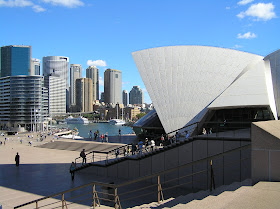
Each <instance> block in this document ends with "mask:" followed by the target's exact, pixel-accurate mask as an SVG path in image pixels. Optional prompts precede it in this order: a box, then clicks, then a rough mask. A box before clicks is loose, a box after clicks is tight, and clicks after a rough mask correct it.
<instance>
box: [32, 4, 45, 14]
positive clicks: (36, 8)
mask: <svg viewBox="0 0 280 209" xmlns="http://www.w3.org/2000/svg"><path fill="white" fill-rule="evenodd" d="M32 8H33V10H34V11H35V12H44V11H46V10H45V9H44V8H43V7H41V6H39V5H34V6H33V7H32Z"/></svg>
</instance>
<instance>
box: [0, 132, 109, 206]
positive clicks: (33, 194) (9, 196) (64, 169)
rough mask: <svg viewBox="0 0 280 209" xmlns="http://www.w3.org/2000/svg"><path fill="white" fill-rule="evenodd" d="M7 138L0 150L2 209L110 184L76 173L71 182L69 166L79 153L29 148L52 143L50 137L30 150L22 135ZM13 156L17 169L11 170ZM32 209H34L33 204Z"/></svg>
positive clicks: (100, 178) (13, 166)
mask: <svg viewBox="0 0 280 209" xmlns="http://www.w3.org/2000/svg"><path fill="white" fill-rule="evenodd" d="M5 137H6V138H7V136H5ZM5 137H3V136H1V138H0V140H1V141H4V138H5ZM8 137H9V141H6V143H5V145H4V144H3V145H1V146H0V204H2V205H3V209H10V208H13V207H15V206H17V205H19V204H23V203H26V202H28V201H31V200H34V199H37V198H40V197H42V196H48V195H50V194H54V193H58V192H61V191H64V190H68V189H71V188H74V187H77V186H80V185H83V184H86V183H89V182H92V181H100V182H110V179H106V178H102V177H96V176H92V175H87V174H79V173H77V174H76V175H75V180H74V181H71V178H70V173H69V167H70V162H71V161H73V159H75V158H76V157H77V156H79V153H80V150H79V151H69V150H57V149H46V148H39V147H34V146H33V145H36V146H38V145H43V144H44V143H46V142H50V141H51V140H53V138H52V137H51V136H48V137H47V139H46V140H44V141H43V142H37V141H35V142H33V145H32V146H29V145H28V141H29V140H30V139H29V138H28V137H27V136H26V135H18V136H8ZM18 137H19V138H18ZM21 139H22V140H23V143H22V144H21V143H20V140H21ZM33 141H34V140H33ZM17 152H18V153H19V155H20V166H19V167H16V166H15V155H16V153H17ZM81 192H83V190H82V191H81ZM87 204H88V203H87ZM78 206H79V205H78ZM78 206H77V207H76V208H82V207H81V205H80V206H79V207H78ZM32 207H33V208H34V207H35V204H33V205H32ZM72 207H74V205H72ZM72 207H71V208H72ZM25 208H29V207H25ZM86 208H89V207H88V206H87V207H86Z"/></svg>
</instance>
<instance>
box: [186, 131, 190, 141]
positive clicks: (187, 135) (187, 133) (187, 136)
mask: <svg viewBox="0 0 280 209" xmlns="http://www.w3.org/2000/svg"><path fill="white" fill-rule="evenodd" d="M185 132H186V136H185V139H187V140H189V136H190V134H189V132H188V131H185Z"/></svg>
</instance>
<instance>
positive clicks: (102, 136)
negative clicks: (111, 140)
mask: <svg viewBox="0 0 280 209" xmlns="http://www.w3.org/2000/svg"><path fill="white" fill-rule="evenodd" d="M100 138H101V142H102V143H103V140H104V135H103V134H101V137H100Z"/></svg>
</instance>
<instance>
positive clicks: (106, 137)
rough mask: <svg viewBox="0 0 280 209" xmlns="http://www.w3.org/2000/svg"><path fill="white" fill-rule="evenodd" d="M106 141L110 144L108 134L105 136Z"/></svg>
mask: <svg viewBox="0 0 280 209" xmlns="http://www.w3.org/2000/svg"><path fill="white" fill-rule="evenodd" d="M105 141H106V142H107V143H108V142H109V139H108V132H106V134H105Z"/></svg>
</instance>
